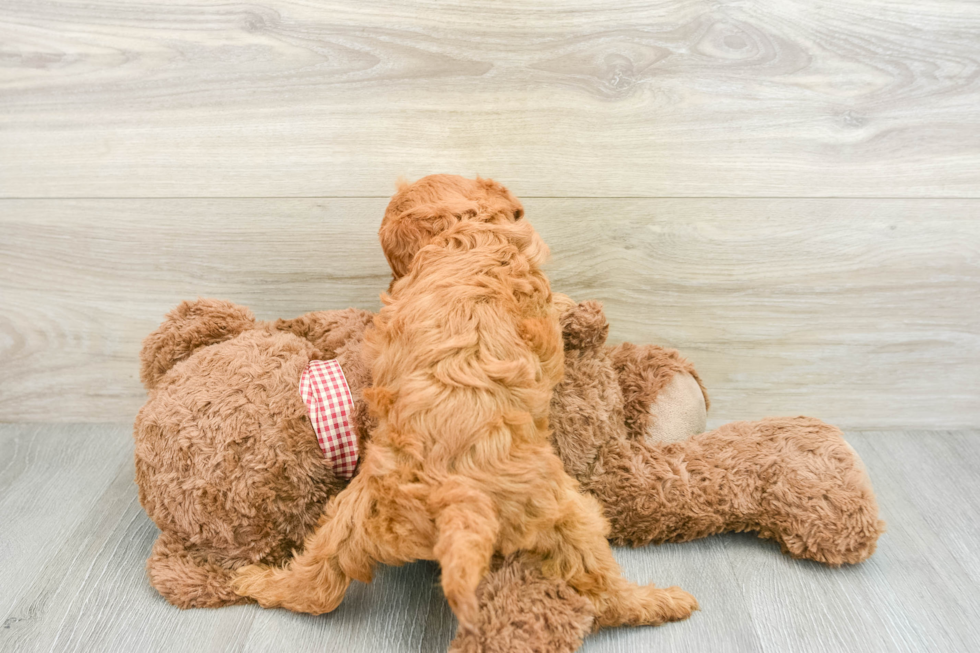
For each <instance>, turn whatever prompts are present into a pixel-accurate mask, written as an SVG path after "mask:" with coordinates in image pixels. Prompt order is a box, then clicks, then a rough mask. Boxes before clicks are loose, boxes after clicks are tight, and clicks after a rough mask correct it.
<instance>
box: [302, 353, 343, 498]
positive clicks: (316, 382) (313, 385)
mask: <svg viewBox="0 0 980 653" xmlns="http://www.w3.org/2000/svg"><path fill="white" fill-rule="evenodd" d="M299 393H300V395H302V396H303V401H304V402H305V403H306V407H307V408H308V409H309V411H310V422H312V423H313V430H314V431H315V432H316V440H317V442H319V443H320V448H321V449H322V450H323V456H324V457H325V458H326V459H327V460H329V461H330V463H331V464H332V465H333V470H334V473H335V474H336V475H337V476H339V477H340V478H345V479H349V478H350V477H351V476H353V475H354V470H355V469H357V436H355V435H354V426H353V419H352V417H351V415H353V413H354V398H353V397H352V396H351V392H350V386H348V385H347V379H346V378H345V377H344V371H343V370H342V369H340V363H338V362H337V361H333V360H331V361H310V364H309V365H307V366H306V369H305V370H303V376H302V377H300V380H299Z"/></svg>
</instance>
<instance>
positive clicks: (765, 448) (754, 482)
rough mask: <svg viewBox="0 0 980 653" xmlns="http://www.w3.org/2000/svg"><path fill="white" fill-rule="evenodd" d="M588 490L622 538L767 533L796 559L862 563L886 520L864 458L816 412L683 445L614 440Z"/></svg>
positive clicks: (737, 426) (731, 428)
mask: <svg viewBox="0 0 980 653" xmlns="http://www.w3.org/2000/svg"><path fill="white" fill-rule="evenodd" d="M583 485H584V487H585V489H587V490H588V491H589V492H591V493H593V494H594V495H596V496H597V497H598V498H599V500H600V501H601V502H602V504H603V506H604V508H605V512H606V516H607V517H608V518H609V520H610V523H611V526H612V533H611V539H612V540H613V541H614V542H617V543H620V544H626V543H629V544H633V545H642V544H647V543H650V542H657V543H660V542H682V541H687V540H693V539H696V538H699V537H704V536H707V535H713V534H716V533H722V532H725V531H757V532H758V533H759V535H760V536H762V537H767V538H772V539H774V540H776V541H777V542H779V544H780V546H781V547H782V549H783V551H784V552H785V553H787V554H789V555H791V556H793V557H797V558H808V559H810V560H816V561H818V562H823V563H826V564H829V565H840V564H842V563H857V562H860V561H862V560H864V559H866V558H867V557H868V556H870V555H871V554H872V553H873V552H874V550H875V545H876V543H877V540H878V536H879V535H880V534H881V533H882V532H883V530H884V523H883V522H881V521H880V520H879V519H878V506H877V503H876V501H875V496H874V491H873V490H872V488H871V482H870V480H869V479H868V476H867V472H866V471H865V468H864V465H863V464H862V463H861V460H860V458H858V457H857V454H856V453H855V452H854V450H853V449H852V448H851V447H850V446H849V445H848V444H847V443H846V442H845V441H844V439H843V437H842V435H841V432H840V431H839V430H838V429H837V428H835V427H833V426H830V425H829V424H825V423H823V422H821V421H820V420H816V419H812V418H808V417H794V418H769V419H764V420H760V421H757V422H735V423H732V424H727V425H725V426H723V427H721V428H718V429H715V430H714V431H710V432H707V433H702V434H700V435H697V436H694V437H692V438H689V439H688V440H685V441H682V442H675V443H668V444H659V445H654V444H650V443H648V442H645V441H643V440H638V439H629V440H624V439H620V440H614V441H611V442H610V443H609V444H608V445H607V446H606V448H605V449H604V450H603V451H602V452H601V453H600V456H599V458H598V461H597V463H596V466H595V474H594V475H593V477H592V478H591V479H589V480H588V481H586V482H585V483H584V484H583Z"/></svg>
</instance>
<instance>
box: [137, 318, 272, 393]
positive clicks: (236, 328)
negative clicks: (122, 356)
mask: <svg viewBox="0 0 980 653" xmlns="http://www.w3.org/2000/svg"><path fill="white" fill-rule="evenodd" d="M254 326H255V317H254V316H253V315H252V311H250V310H248V309H247V308H245V307H244V306H239V305H238V304H233V303H232V302H229V301H225V300H223V299H196V300H193V301H184V302H181V303H180V304H179V305H178V306H177V308H175V309H174V310H172V311H170V312H169V313H167V316H166V318H165V319H164V321H163V323H162V324H160V326H159V327H157V329H156V330H155V331H154V332H153V333H151V334H150V335H148V336H147V337H146V338H145V339H144V340H143V346H142V348H141V349H140V381H142V383H143V387H145V388H146V389H147V390H151V389H153V388H154V387H155V386H156V385H157V382H158V381H159V380H160V377H162V376H163V375H164V374H166V373H167V371H168V370H170V368H172V367H173V366H174V365H176V364H177V363H179V362H180V361H182V360H185V359H186V358H188V357H190V355H191V354H193V353H194V352H195V351H196V350H197V349H199V348H201V347H206V346H208V345H213V344H216V343H219V342H223V341H225V340H229V339H231V338H234V337H235V336H237V335H238V334H239V333H242V332H243V331H247V330H249V329H251V328H253V327H254Z"/></svg>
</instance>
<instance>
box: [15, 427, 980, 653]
mask: <svg viewBox="0 0 980 653" xmlns="http://www.w3.org/2000/svg"><path fill="white" fill-rule="evenodd" d="M847 437H848V440H849V442H850V443H851V444H852V445H853V446H854V447H855V449H856V450H857V451H858V453H859V454H860V455H861V457H862V458H863V460H864V461H865V463H866V464H867V467H868V469H869V472H870V474H871V477H872V480H873V482H874V484H875V489H876V490H877V493H878V501H879V504H880V507H881V513H882V517H883V518H884V519H886V520H887V521H888V526H889V528H888V532H887V533H885V534H884V535H883V536H882V539H881V541H880V542H879V548H878V551H877V552H876V553H875V555H874V556H873V557H872V558H871V559H870V560H868V561H867V562H865V563H862V564H860V565H857V566H854V567H844V568H840V569H830V568H827V567H823V566H821V565H818V564H815V563H809V562H802V561H795V560H791V559H789V558H786V557H785V556H782V555H780V553H779V550H778V547H776V546H775V545H774V544H772V543H771V542H766V541H762V540H758V539H757V538H755V537H754V536H753V535H751V534H741V535H726V536H719V537H712V538H708V539H705V540H700V541H697V542H692V543H688V544H673V545H663V546H659V547H658V546H649V547H643V548H639V549H616V550H615V554H616V557H617V559H618V560H619V561H620V564H621V565H622V567H623V570H624V573H625V575H626V576H627V577H629V578H631V579H633V580H635V581H638V582H655V583H657V584H661V585H667V584H675V583H676V584H678V585H680V586H682V587H684V588H685V589H687V590H689V591H691V592H692V593H693V594H694V595H695V596H697V597H698V599H699V600H700V602H701V608H702V609H701V611H700V612H697V613H695V614H694V616H693V617H692V618H691V619H690V620H688V621H685V622H682V623H677V624H669V625H667V626H664V627H661V628H620V629H614V630H607V631H603V632H601V633H599V634H597V635H593V636H591V637H589V638H588V639H587V640H586V642H585V645H584V646H583V648H582V652H583V653H635V652H638V651H649V650H657V651H664V652H665V653H689V652H690V651H718V652H720V653H735V652H740V651H763V652H765V653H778V652H781V651H798V652H809V651H813V652H818V651H819V652H823V651H852V650H860V651H870V652H874V653H877V652H882V653H884V652H888V653H893V652H896V651H898V652H905V651H908V652H918V651H950V652H960V651H962V652H970V651H975V650H977V648H978V647H980V627H978V625H977V620H976V614H977V613H978V610H980V583H978V582H977V574H978V571H977V570H978V569H980V554H978V552H977V550H976V547H975V542H976V541H977V537H978V536H980V532H978V526H977V524H978V523H980V503H978V501H977V496H980V476H978V475H977V473H976V469H977V464H978V463H980V432H978V431H971V432H938V433H937V432H921V431H920V432H909V431H885V432H876V433H861V434H856V433H855V434H848V436H847ZM65 442H71V443H72V447H71V448H70V449H67V448H65V447H64V443H65ZM0 461H4V462H6V463H7V464H3V463H0V523H2V524H4V525H5V527H4V528H3V529H0V547H2V549H0V550H2V551H3V562H4V564H2V565H0V587H2V588H3V590H4V591H3V592H2V595H0V651H3V652H8V651H9V652H11V653H13V652H16V653H25V652H30V651H105V652H107V653H109V652H114V651H120V652H124V651H125V652H128V651H135V650H158V651H175V652H179V651H202V650H204V651H215V652H218V651H228V652H232V651H270V650H289V651H307V650H331V651H345V652H346V653H362V652H363V653H376V652H377V651H392V652H396V653H398V652H402V651H404V652H412V653H417V652H419V651H424V652H426V653H428V652H430V651H443V650H445V649H446V646H447V645H448V642H449V640H450V639H451V638H452V634H453V631H454V629H455V623H454V620H453V618H452V614H451V612H450V611H449V609H448V607H447V606H446V602H445V599H444V598H443V596H442V594H441V592H440V590H439V587H438V569H437V567H436V566H435V565H432V564H429V563H416V564H412V565H407V566H405V567H401V568H387V567H382V568H379V573H378V574H377V577H376V580H375V581H374V582H373V583H372V584H370V585H362V584H360V583H354V584H353V585H352V587H351V589H350V591H349V592H348V595H347V597H346V599H345V601H344V603H343V604H342V605H341V607H340V608H339V609H338V610H337V611H336V612H334V613H332V614H331V615H325V616H321V617H310V616H308V615H297V614H292V613H289V612H286V611H283V610H261V609H260V608H258V607H257V606H236V607H232V608H223V609H220V610H188V611H181V610H178V609H176V608H173V607H171V606H169V605H168V604H166V603H165V602H164V601H163V599H161V598H160V597H159V596H158V595H157V594H156V593H155V592H154V590H153V589H152V588H151V587H150V586H149V583H148V582H147V580H146V575H145V571H144V561H145V559H146V557H147V556H148V555H149V552H150V548H151V546H152V543H153V540H154V539H155V537H156V534H157V531H156V528H155V527H154V525H153V524H152V522H150V520H149V519H148V518H147V517H146V515H145V514H144V513H143V511H142V510H141V509H140V507H139V503H138V502H137V500H136V489H135V487H134V485H133V483H132V475H133V467H132V443H131V435H130V430H129V426H128V424H121V425H98V426H96V425H83V426H79V425H28V426H19V425H0ZM7 461H9V462H7ZM69 463H73V464H69ZM8 525H12V526H13V527H14V528H9V527H7V526H8Z"/></svg>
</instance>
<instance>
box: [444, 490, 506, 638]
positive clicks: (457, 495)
mask: <svg viewBox="0 0 980 653" xmlns="http://www.w3.org/2000/svg"><path fill="white" fill-rule="evenodd" d="M429 501H430V505H431V507H432V509H433V512H434V513H435V514H436V529H437V530H438V536H437V539H436V544H435V546H434V547H433V553H434V554H435V557H436V560H438V561H439V565H440V566H441V567H442V589H443V592H444V593H445V595H446V600H447V601H449V606H450V607H451V608H452V609H453V612H455V613H456V617H457V618H458V619H459V623H460V626H461V627H462V628H463V629H464V630H465V629H467V628H469V627H471V626H472V625H473V624H475V623H476V621H477V618H478V616H479V610H480V606H479V602H478V601H477V596H476V589H477V586H478V585H479V584H480V581H481V580H482V579H483V577H484V576H485V575H486V573H487V572H488V571H489V570H490V562H491V559H492V558H493V552H494V548H495V545H496V542H497V534H498V532H499V528H500V526H499V522H498V520H497V510H496V508H495V506H494V505H493V501H492V500H491V499H490V497H489V496H487V495H486V494H485V493H483V492H481V491H479V490H477V489H476V488H473V487H471V486H468V485H466V483H465V481H463V480H460V479H450V480H448V481H447V482H445V483H443V484H442V485H441V486H439V488H437V489H436V490H435V491H434V492H433V493H432V495H431V497H430V499H429Z"/></svg>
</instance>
